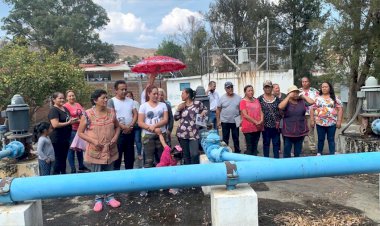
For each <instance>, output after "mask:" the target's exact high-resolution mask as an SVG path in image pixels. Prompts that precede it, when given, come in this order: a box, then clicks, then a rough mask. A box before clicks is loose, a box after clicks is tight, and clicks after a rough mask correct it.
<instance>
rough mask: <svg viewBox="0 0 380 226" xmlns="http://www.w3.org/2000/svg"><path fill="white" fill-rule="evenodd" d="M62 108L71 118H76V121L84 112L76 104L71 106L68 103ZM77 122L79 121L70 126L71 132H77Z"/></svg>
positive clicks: (80, 106)
mask: <svg viewBox="0 0 380 226" xmlns="http://www.w3.org/2000/svg"><path fill="white" fill-rule="evenodd" d="M63 106H64V107H66V108H67V110H69V113H70V117H71V118H78V119H80V117H81V115H82V113H83V112H84V109H83V107H82V105H80V104H78V103H75V104H74V106H72V105H71V104H69V103H65V104H64V105H63ZM79 122H80V121H79V120H78V122H77V123H74V124H72V127H73V130H75V131H77V130H78V127H79Z"/></svg>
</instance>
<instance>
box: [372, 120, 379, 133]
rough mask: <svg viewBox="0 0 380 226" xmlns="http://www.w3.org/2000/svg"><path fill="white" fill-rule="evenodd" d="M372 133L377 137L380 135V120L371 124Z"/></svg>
mask: <svg viewBox="0 0 380 226" xmlns="http://www.w3.org/2000/svg"><path fill="white" fill-rule="evenodd" d="M371 129H372V132H373V133H374V134H376V135H380V119H375V120H374V121H373V122H372V124H371Z"/></svg>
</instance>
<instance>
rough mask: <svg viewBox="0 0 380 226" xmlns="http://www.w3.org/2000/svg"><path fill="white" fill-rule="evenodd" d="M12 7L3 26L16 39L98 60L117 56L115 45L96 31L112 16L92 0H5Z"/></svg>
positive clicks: (108, 59) (39, 46) (4, 19)
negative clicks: (103, 38)
mask: <svg viewBox="0 0 380 226" xmlns="http://www.w3.org/2000/svg"><path fill="white" fill-rule="evenodd" d="M4 2H5V3H7V4H9V5H11V6H12V10H11V11H10V13H9V15H8V16H7V17H5V18H3V19H2V21H3V23H4V25H3V26H2V29H4V30H6V31H7V34H10V35H12V36H13V37H15V38H19V37H23V38H26V39H27V40H29V42H30V43H31V44H32V46H37V47H38V48H42V47H44V48H46V49H47V50H48V51H50V52H57V51H58V50H59V49H60V48H63V49H64V50H72V51H73V52H74V53H75V54H76V55H77V56H78V57H80V58H84V57H88V56H90V57H88V59H93V61H95V62H97V61H100V59H102V60H103V61H104V62H112V61H114V60H115V59H116V55H115V54H114V53H113V52H114V51H113V46H112V45H109V44H107V43H103V42H101V41H100V39H99V34H98V33H97V30H100V29H102V28H103V27H104V26H105V25H107V23H108V22H109V19H108V17H107V13H106V11H105V10H104V9H103V8H102V7H101V6H99V5H97V4H95V3H93V2H92V0H62V1H56V0H33V1H29V0H4Z"/></svg>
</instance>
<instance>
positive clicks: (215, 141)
mask: <svg viewBox="0 0 380 226" xmlns="http://www.w3.org/2000/svg"><path fill="white" fill-rule="evenodd" d="M201 136H202V141H201V145H202V148H203V150H204V152H205V153H206V155H207V157H208V159H209V160H210V161H212V162H223V161H224V160H223V158H222V155H223V153H224V152H228V149H227V148H226V147H222V146H220V137H219V135H218V131H217V130H210V131H208V132H204V133H202V135H201Z"/></svg>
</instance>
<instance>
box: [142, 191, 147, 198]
mask: <svg viewBox="0 0 380 226" xmlns="http://www.w3.org/2000/svg"><path fill="white" fill-rule="evenodd" d="M140 196H141V197H147V196H148V192H146V191H140Z"/></svg>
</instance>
